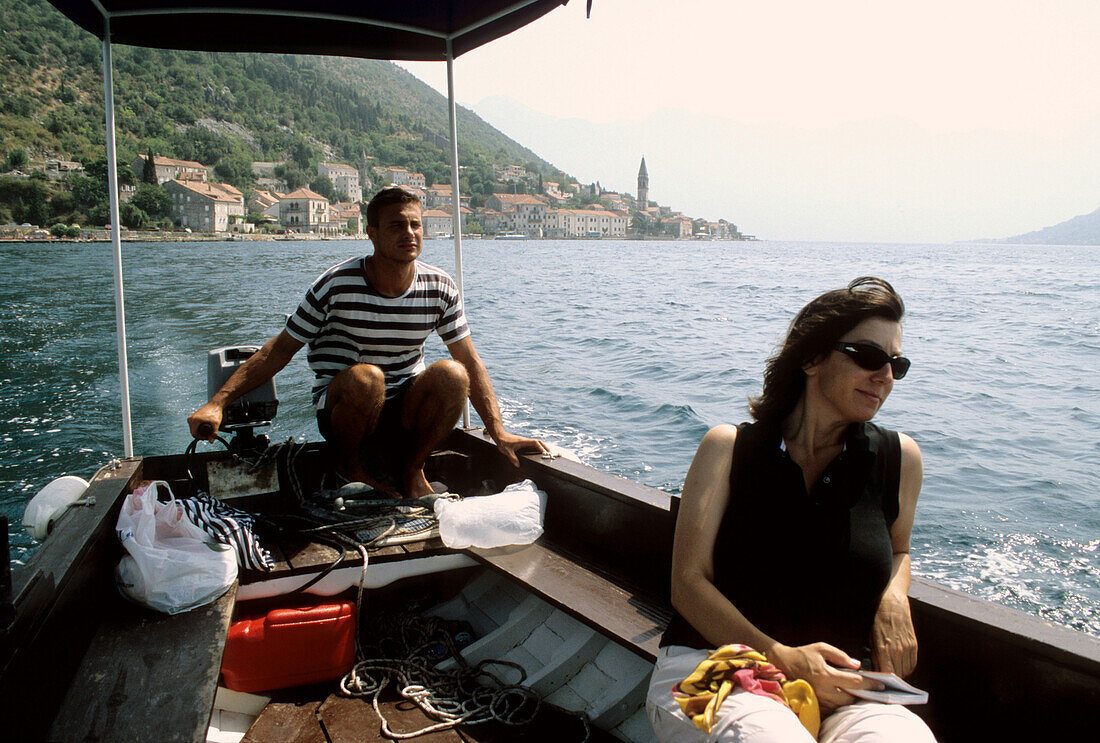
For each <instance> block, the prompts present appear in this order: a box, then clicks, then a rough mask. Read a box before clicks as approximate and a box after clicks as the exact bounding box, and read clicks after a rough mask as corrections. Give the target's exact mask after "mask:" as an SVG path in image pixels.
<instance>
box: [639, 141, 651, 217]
mask: <svg viewBox="0 0 1100 743" xmlns="http://www.w3.org/2000/svg"><path fill="white" fill-rule="evenodd" d="M648 208H649V171H648V170H646V169H645V155H643V156H642V167H640V168H638V209H639V210H641V211H643V212H644V211H645V210H646V209H648Z"/></svg>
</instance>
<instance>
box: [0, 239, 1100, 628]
mask: <svg viewBox="0 0 1100 743" xmlns="http://www.w3.org/2000/svg"><path fill="white" fill-rule="evenodd" d="M366 251H369V243H366V242H357V241H308V242H307V241H271V242H228V243H196V242H191V243H148V244H143V243H128V244H125V245H124V246H123V261H124V280H125V284H126V319H127V332H128V345H127V349H128V354H129V364H130V389H131V399H132V410H133V436H134V447H135V450H136V451H137V452H138V453H147V454H167V453H180V452H182V451H183V450H184V448H185V447H186V445H187V443H188V440H189V435H188V431H187V426H186V422H185V418H186V416H187V415H188V413H190V412H191V411H192V410H194V409H195V408H196V407H198V406H199V405H201V404H202V403H203V402H205V400H206V397H207V393H206V352H207V350H208V349H211V348H215V347H218V346H225V345H236V344H246V343H254V344H261V343H263V342H264V341H265V340H267V339H268V338H269V337H271V336H272V335H274V334H275V333H277V332H278V331H279V329H280V328H281V326H282V324H283V322H284V318H285V315H286V313H289V312H292V311H293V310H294V308H295V307H296V306H297V304H298V302H299V301H300V299H301V296H302V293H303V291H304V290H305V288H306V286H308V284H309V283H310V282H311V281H312V280H313V279H314V278H315V277H316V276H317V275H318V274H320V273H321V272H322V271H323V270H324V269H325V268H327V267H328V266H330V265H332V264H334V263H336V262H338V261H340V260H342V259H344V258H346V257H349V256H351V255H355V254H358V253H362V252H366ZM464 252H465V258H464V286H465V292H466V306H467V313H468V316H469V320H470V325H471V328H472V331H473V339H474V342H475V344H476V346H477V349H478V351H479V353H480V355H481V357H482V358H483V359H484V361H485V363H486V365H487V367H488V369H489V372H490V376H491V377H492V380H493V384H494V386H495V388H496V393H497V396H498V398H499V400H500V405H501V409H502V412H503V415H504V418H505V422H506V424H507V426H508V427H509V428H510V430H512V431H514V432H516V433H522V434H529V435H535V436H539V437H541V438H543V439H545V440H547V441H551V442H553V443H556V444H559V445H561V446H564V447H566V448H569V449H572V450H573V451H575V452H576V453H577V454H578V455H579V456H580V458H581V459H582V460H583V461H585V462H587V463H588V464H590V465H592V466H594V467H596V468H598V469H601V470H604V471H607V472H611V473H613V474H616V475H621V476H623V477H627V478H630V479H633V480H636V481H639V482H642V483H645V484H647V485H650V486H653V487H656V488H660V489H662V490H666V491H668V492H671V493H678V492H679V491H680V488H681V485H682V483H683V478H684V474H685V473H686V471H687V468H688V465H689V464H690V463H691V458H692V456H693V454H694V452H695V448H696V446H697V445H698V443H699V440H700V439H701V438H702V437H703V434H705V433H706V431H707V429H708V428H710V427H711V426H714V425H717V424H719V423H726V422H731V423H736V422H739V421H742V420H745V419H747V413H746V405H745V403H746V400H747V398H748V397H749V396H750V395H754V394H757V393H758V392H759V390H760V380H761V373H762V370H763V366H764V363H765V360H766V359H767V357H768V356H769V355H770V354H771V353H772V352H773V351H774V350H775V347H776V344H777V343H778V342H779V341H780V340H781V339H782V337H783V334H784V333H785V331H786V328H787V325H788V324H789V322H790V320H791V318H792V317H793V315H794V313H795V312H796V311H797V310H798V309H799V308H800V307H801V306H802V305H804V304H805V303H806V302H807V301H809V300H810V299H811V298H813V297H814V296H816V295H817V294H819V293H821V292H823V291H826V290H828V289H832V288H837V287H840V286H843V285H845V284H846V283H847V282H848V281H850V280H851V279H852V278H855V277H856V276H860V275H875V276H881V277H883V278H886V279H887V280H889V281H890V282H892V283H893V284H894V286H895V287H896V288H897V289H898V291H899V292H900V293H901V295H902V296H903V298H904V299H905V302H906V307H907V315H906V318H905V321H904V339H903V348H904V352H905V354H906V355H907V356H909V357H910V358H911V359H912V361H913V367H912V370H911V371H910V373H909V375H908V376H907V377H906V378H905V379H904V380H902V381H900V382H898V383H896V384H895V386H894V390H893V393H892V394H891V396H890V398H889V399H888V400H887V401H886V403H885V405H884V406H883V409H882V411H881V412H880V413H879V415H878V417H877V418H876V420H877V421H878V422H879V423H882V424H883V425H886V426H888V427H891V428H895V429H898V430H901V431H905V432H907V433H908V434H910V435H911V436H912V437H913V438H914V439H915V440H916V441H917V443H918V444H919V445H920V447H921V450H922V452H923V455H924V471H925V476H924V487H923V489H922V492H921V497H920V503H919V505H918V510H917V519H916V525H915V527H914V533H913V544H912V550H913V552H912V554H913V571H914V574H916V575H920V576H924V577H927V578H930V579H933V580H935V581H938V582H941V583H944V584H946V585H948V586H951V587H953V588H957V589H960V590H963V591H966V592H969V593H971V594H974V595H977V596H980V597H982V598H986V599H990V600H992V601H995V602H998V603H1001V604H1004V605H1007V606H1011V607H1014V608H1017V609H1020V610H1023V611H1025V612H1029V613H1031V614H1034V615H1037V616H1040V617H1042V618H1044V619H1047V620H1049V621H1052V622H1056V623H1059V624H1062V625H1066V626H1069V627H1072V628H1074V629H1077V630H1081V631H1083V632H1087V633H1089V634H1091V635H1093V636H1100V581H1098V578H1097V576H1098V574H1100V570H1098V567H1100V555H1098V547H1100V508H1097V506H1098V504H1100V503H1098V501H1100V495H1098V494H1100V467H1098V466H1097V462H1098V461H1100V381H1098V379H1100V373H1098V370H1100V260H1098V259H1100V248H1095V247H1092V248H1089V247H1036V246H1028V247H1023V246H990V245H973V244H957V245H882V244H875V245H871V244H862V245H842V244H812V243H782V242H740V243H729V242H641V241H551V240H529V241H491V240H467V241H465V243H464ZM422 257H423V259H424V260H426V261H427V262H429V263H433V264H436V265H438V266H440V267H442V268H445V269H447V270H448V271H452V272H453V270H454V250H453V244H452V243H451V242H450V241H428V242H426V243H425V250H424V255H423V256H422ZM110 266H111V247H110V245H107V244H102V243H98V244H97V243H92V244H11V243H9V244H0V508H2V509H3V512H4V513H6V514H7V515H8V517H9V519H10V520H11V522H12V524H13V525H12V528H11V532H10V538H11V541H12V555H13V557H14V558H16V560H17V561H20V560H25V559H26V557H27V556H28V555H29V553H30V551H31V550H33V543H32V542H31V541H30V540H29V538H27V537H26V535H25V534H23V532H22V530H21V529H19V527H18V525H19V522H20V520H21V517H22V511H23V506H24V503H25V502H26V500H27V499H28V498H29V497H31V496H32V495H33V494H34V493H35V492H36V491H37V490H38V489H39V488H41V487H42V486H43V485H45V484H46V483H47V482H49V481H50V480H51V479H53V478H55V477H59V476H61V475H64V474H74V475H79V476H81V477H84V478H86V479H87V478H90V477H91V476H92V475H94V474H95V472H96V470H97V468H98V467H99V466H101V465H102V464H104V462H106V461H107V460H109V459H110V458H112V457H116V456H120V455H121V453H122V436H121V432H120V430H121V429H120V403H119V381H118V371H117V369H118V353H117V349H116V342H115V307H114V299H113V294H114V292H113V279H112V277H111V268H110ZM428 355H429V358H430V359H435V358H441V357H443V356H445V355H446V350H445V348H443V346H442V345H441V344H440V343H439V341H438V339H437V338H433V340H432V341H430V342H429V347H428ZM302 356H303V357H304V354H303V355H302ZM277 385H278V390H279V397H280V408H279V415H278V418H277V420H276V422H275V424H274V426H273V427H272V428H271V429H270V430H269V434H270V436H271V437H272V439H273V440H276V441H279V440H285V439H287V438H290V437H295V438H301V437H306V438H310V439H316V438H317V433H316V429H315V424H314V418H313V411H312V409H311V407H310V405H309V394H308V390H309V386H310V375H309V372H308V369H307V367H306V364H305V361H304V358H297V359H295V360H294V361H292V362H291V364H290V366H289V367H288V368H287V369H286V370H285V371H284V372H282V373H281V374H280V375H279V376H278V377H277ZM475 422H476V420H475Z"/></svg>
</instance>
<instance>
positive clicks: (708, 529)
mask: <svg viewBox="0 0 1100 743" xmlns="http://www.w3.org/2000/svg"><path fill="white" fill-rule="evenodd" d="M904 311H905V309H904V305H903V304H902V301H901V297H899V296H898V294H897V293H896V292H895V291H894V289H893V287H892V286H890V284H888V283H887V282H885V281H883V280H881V279H876V278H868V277H864V278H858V279H856V280H855V281H853V282H852V283H851V284H849V285H848V287H847V288H845V289H839V290H836V291H831V292H827V293H825V294H823V295H821V296H820V297H818V298H817V299H815V300H814V301H812V302H810V303H809V304H808V305H807V306H806V307H805V308H803V310H802V311H801V312H800V313H799V314H798V316H797V317H796V318H795V320H794V322H793V323H792V324H791V327H790V330H789V331H788V333H787V338H786V341H785V342H784V344H783V346H782V348H781V349H780V350H779V352H778V353H777V354H776V355H775V356H774V357H772V358H771V359H769V361H768V365H767V369H766V371H765V374H764V389H763V393H762V394H761V395H760V397H758V398H756V399H754V400H751V401H750V406H749V408H750V412H751V414H752V416H753V418H754V419H755V422H754V423H751V424H742V425H741V426H739V427H737V428H735V427H733V426H718V427H717V428H714V429H712V430H711V431H710V432H708V433H707V435H706V436H705V437H704V438H703V441H702V443H701V444H700V445H699V449H698V451H697V452H696V454H695V459H694V460H693V461H692V464H691V469H690V470H689V471H688V474H687V478H686V480H685V481H684V490H683V497H682V499H681V503H680V512H679V516H678V519H677V522H676V536H675V543H674V547H673V556H672V565H673V567H672V571H673V572H672V604H673V607H674V608H675V609H676V615H675V616H674V618H673V620H672V622H671V623H670V625H669V628H668V630H667V631H666V632H665V635H664V637H663V638H662V642H661V645H662V648H661V652H660V655H659V656H658V660H657V664H656V667H655V669H654V672H653V678H652V681H651V686H650V690H649V697H648V700H647V708H648V710H649V715H650V720H651V721H652V722H653V726H654V730H655V731H656V733H657V738H658V740H660V741H662V743H663V742H664V741H674V740H675V741H754V742H755V741H768V742H770V741H812V740H813V737H812V735H811V734H810V733H809V732H807V730H806V729H805V728H804V727H803V726H802V725H801V724H800V723H799V719H798V717H796V716H795V715H794V714H793V713H792V712H791V710H789V709H788V708H787V707H785V706H783V705H782V704H781V703H779V702H777V701H774V700H773V699H770V698H768V697H766V696H762V695H759V694H753V693H749V692H747V691H744V690H738V691H736V692H735V693H734V694H732V695H731V696H730V697H728V698H726V699H725V700H724V701H723V702H722V703H721V705H720V706H719V708H718V713H717V719H716V721H715V724H714V726H713V728H712V729H711V731H710V733H709V734H708V733H706V732H704V731H703V730H701V729H699V728H697V727H695V725H694V724H693V723H692V721H691V720H690V719H689V718H688V717H686V716H685V715H684V713H683V712H682V711H681V709H680V705H679V703H678V702H677V701H676V700H675V699H674V698H673V697H672V694H671V689H672V687H673V686H674V685H676V684H677V683H679V682H680V681H682V680H683V679H684V678H685V677H687V676H688V675H689V674H690V673H691V672H692V671H693V670H695V668H696V667H697V666H698V665H699V663H700V662H702V661H704V660H706V658H707V655H708V652H709V651H710V650H712V649H714V648H716V647H719V646H722V645H726V644H731V643H736V644H742V645H747V646H751V647H752V648H754V649H755V650H757V651H760V652H762V653H764V654H765V656H766V657H767V659H768V661H769V662H771V663H772V664H774V665H775V666H776V667H778V669H779V670H780V671H782V672H783V674H785V676H786V677H787V678H788V679H803V680H805V681H806V682H808V683H809V684H810V685H811V686H812V687H813V690H814V692H815V694H816V697H817V701H818V704H819V705H820V710H821V716H822V718H823V722H822V724H821V731H820V735H819V738H818V739H819V740H821V741H853V740H860V741H872V740H874V741H879V740H881V741H890V742H891V743H900V742H903V741H931V740H933V738H932V734H931V732H930V731H929V730H928V728H927V727H926V726H925V725H924V723H923V722H922V721H921V720H920V719H919V718H918V717H917V716H916V715H914V714H913V713H912V712H910V711H909V710H908V709H906V708H904V707H901V706H899V705H886V704H875V703H870V702H860V701H859V700H858V699H856V698H855V697H853V696H852V695H851V694H849V693H848V692H847V691H846V689H854V688H873V687H874V682H872V681H871V680H869V679H866V678H864V677H862V676H860V675H859V674H857V673H855V672H854V669H858V668H860V665H861V661H863V662H864V668H869V667H872V666H873V668H874V669H875V670H879V671H892V672H894V673H897V674H898V675H899V676H905V675H907V674H908V673H910V672H911V671H912V670H913V668H914V666H915V665H916V658H917V644H916V637H915V635H914V633H913V624H912V620H911V618H910V614H909V601H908V591H909V536H910V533H911V530H912V526H913V514H914V512H915V510H916V504H917V495H918V493H919V492H920V486H921V477H922V466H921V455H920V449H919V448H918V447H917V445H916V443H914V441H913V440H912V439H911V438H909V437H908V436H906V435H904V434H897V433H894V432H892V431H887V430H886V429H883V428H880V427H878V426H875V425H874V424H871V423H870V422H869V421H870V420H871V419H872V418H873V417H874V415H875V413H877V412H878V409H879V407H880V406H881V405H882V403H883V402H884V401H885V400H886V397H887V396H888V395H889V394H890V390H891V389H892V388H893V385H894V380H895V379H900V378H902V377H904V376H905V373H906V372H907V371H908V369H909V361H908V359H905V358H904V357H902V356H901V355H900V354H901V318H902V315H903V314H904Z"/></svg>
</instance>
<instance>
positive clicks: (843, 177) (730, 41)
mask: <svg viewBox="0 0 1100 743" xmlns="http://www.w3.org/2000/svg"><path fill="white" fill-rule="evenodd" d="M1098 40H1100V1H1098V0H1045V1H1040V0H1033V1H1032V2H1019V1H1014V0H954V1H953V2H946V1H944V0H926V1H925V2H923V3H902V2H894V1H893V0H836V1H834V2H830V3H821V2H816V1H811V0H774V1H773V2H770V3H760V2H751V3H750V2H744V1H743V0H683V1H682V2H680V3H669V2H667V0H660V1H658V0H595V1H594V3H593V9H592V17H591V18H590V19H587V20H586V19H585V3H584V1H583V0H572V2H570V4H569V5H568V6H566V7H563V8H559V9H557V10H555V11H553V12H551V13H550V14H549V15H548V16H546V17H545V18H543V19H542V20H540V21H538V22H536V23H534V24H532V25H530V26H528V27H527V28H524V29H521V30H520V31H518V32H516V33H514V34H512V35H511V36H508V37H506V38H504V39H501V40H498V41H497V42H494V43H492V44H489V45H487V46H486V47H483V48H481V49H478V50H475V51H473V52H470V53H469V54H467V55H464V56H462V57H460V58H459V59H458V60H457V61H456V63H455V74H456V92H457V98H458V101H459V103H462V104H463V105H466V106H469V107H471V108H473V109H475V110H478V111H479V112H480V113H482V115H483V116H485V117H486V118H488V119H489V120H490V122H491V123H494V124H496V125H497V126H498V127H499V128H502V129H503V130H504V131H505V132H506V133H507V134H509V135H510V136H512V137H513V138H514V139H516V140H518V141H519V142H521V143H522V144H525V145H528V146H530V147H532V148H533V149H535V150H536V152H538V153H539V154H540V155H542V156H543V157H545V158H546V159H548V160H550V161H551V162H553V163H554V164H555V165H557V166H559V167H561V168H562V169H564V170H566V171H568V172H570V173H573V174H574V175H576V176H577V177H579V178H581V179H582V180H596V179H599V180H600V181H601V182H602V183H603V185H604V186H605V187H608V188H614V189H616V190H627V191H630V192H633V191H634V178H635V175H636V173H637V168H638V159H639V157H640V156H641V155H642V154H644V155H645V156H646V162H647V164H648V166H649V170H650V174H651V178H652V182H651V191H652V192H653V195H654V197H655V198H656V199H657V200H658V201H660V202H661V203H662V204H668V205H670V206H672V207H673V208H677V209H682V210H683V211H685V212H687V213H689V214H692V215H693V216H704V217H707V218H712V219H713V218H717V217H726V218H730V219H733V220H734V221H735V222H737V223H738V224H739V225H740V226H742V228H743V229H745V230H746V231H749V232H755V233H757V234H761V235H767V236H769V237H777V238H788V239H838V240H858V239H865V240H898V241H922V240H955V239H970V238H976V237H995V236H1000V235H1008V234H1014V233H1017V232H1024V231H1027V230H1031V229H1037V228H1040V227H1044V226H1046V225H1048V224H1053V223H1055V222H1059V221H1062V220H1064V219H1068V218H1070V217H1072V216H1075V215H1077V214H1082V213H1085V212H1090V211H1092V210H1094V209H1096V208H1097V207H1098V206H1100V41H1098ZM402 64H403V66H405V67H406V69H409V70H410V71H412V72H413V73H414V74H415V75H417V76H418V77H420V78H421V79H423V80H425V81H426V82H428V83H429V84H432V85H433V86H434V87H436V88H438V89H440V90H443V91H445V89H446V88H445V86H446V71H445V66H444V65H442V64H428V63H402ZM494 96H508V97H509V98H511V99H512V100H513V101H515V102H518V103H520V104H523V106H525V107H526V108H527V109H531V110H532V111H533V112H537V113H539V114H543V115H545V116H543V117H542V119H541V120H539V119H538V118H537V117H533V116H531V115H527V116H520V115H518V114H517V115H512V116H509V115H507V109H508V107H507V106H502V105H500V103H501V102H500V101H499V100H497V101H496V103H495V105H492V106H490V105H487V106H486V107H485V110H484V111H483V110H482V108H481V104H482V102H483V101H485V99H487V98H492V97H494ZM486 103H487V104H488V103H490V102H486ZM493 111H495V112H496V113H497V114H498V115H496V116H493V115H491V112H493ZM527 113H528V114H529V113H530V112H527ZM679 114H683V115H684V117H683V119H684V121H691V122H694V126H693V127H684V128H681V127H678V126H677V117H678V115H679ZM576 119H580V120H583V121H581V122H577V121H572V122H571V132H572V134H571V136H570V137H563V136H558V135H557V134H556V130H562V129H564V128H566V127H564V126H563V125H562V122H563V120H576ZM584 122H589V123H591V124H592V126H590V127H588V126H586V125H585V123H584ZM539 128H544V129H545V131H539V130H538V129H539ZM616 132H618V134H616ZM578 136H587V137H591V138H594V139H595V140H597V141H596V142H595V143H587V144H588V145H589V149H585V147H583V146H581V145H582V144H584V143H581V142H577V141H576V138H577V137H578ZM685 139H690V140H691V141H684V140H685ZM662 143H667V144H668V147H667V148H666V147H664V146H662ZM693 145H697V146H694V147H693ZM750 146H751V147H752V148H754V149H752V150H751V151H749V149H748V148H749V147H750ZM593 147H594V150H595V151H597V152H600V153H602V154H603V155H605V156H611V157H612V158H613V159H614V160H613V161H612V160H608V159H607V157H604V158H600V159H599V160H598V162H594V161H593V158H592V157H591V152H592V151H593ZM547 148H549V150H548V149H547ZM673 153H674V154H673ZM791 153H797V156H792V155H791ZM814 153H823V154H822V156H821V157H820V158H818V157H816V156H815V154H814ZM618 160H621V161H622V162H621V165H619V164H617V163H618ZM929 160H933V161H937V164H936V166H935V167H928V162H929ZM749 161H751V163H750V162H749ZM808 161H814V162H808ZM596 165H598V166H599V168H600V169H601V170H600V171H599V172H593V171H592V170H591V168H592V167H593V166H596ZM730 169H734V171H735V172H730ZM835 169H839V172H837V177H836V178H835V179H834V178H832V177H831V176H830V173H831V172H833V171H834V170H835ZM609 171H610V172H609ZM734 181H735V182H736V183H734ZM810 181H813V182H820V187H819V188H818V189H816V190H815V188H814V186H813V184H812V183H811V182H810ZM673 184H675V185H673ZM890 184H895V185H893V186H891V185H890ZM884 189H885V192H884ZM945 193H946V194H947V196H945ZM876 194H880V195H882V196H883V198H884V202H883V203H884V204H893V205H894V206H892V207H890V208H887V209H884V210H883V212H882V213H880V214H878V215H876V216H875V217H874V218H870V217H868V218H866V219H865V218H864V216H865V215H866V213H867V209H868V204H871V205H873V204H874V203H875V198H876ZM947 198H950V199H951V200H952V201H947V200H946V199H947ZM960 201H961V202H962V204H964V205H965V207H964V208H956V209H954V213H953V214H946V212H947V211H950V209H949V207H951V206H952V205H954V206H956V207H958V206H959V202H960ZM849 202H850V203H851V205H852V206H851V208H850V209H846V208H845V205H846V204H848V203H849ZM898 205H902V206H898ZM934 212H939V214H936V213H934ZM922 215H923V218H922Z"/></svg>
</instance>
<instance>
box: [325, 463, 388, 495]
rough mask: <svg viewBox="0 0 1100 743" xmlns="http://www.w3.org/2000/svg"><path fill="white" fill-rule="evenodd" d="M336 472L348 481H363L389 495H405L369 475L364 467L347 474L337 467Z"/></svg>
mask: <svg viewBox="0 0 1100 743" xmlns="http://www.w3.org/2000/svg"><path fill="white" fill-rule="evenodd" d="M336 474H337V475H339V476H340V477H342V478H344V479H345V480H347V481H348V482H361V483H363V484H365V485H370V486H371V487H372V488H374V489H375V490H378V491H380V492H383V493H386V494H387V495H391V496H393V497H394V498H401V497H403V496H402V495H401V493H399V492H397V491H396V490H395V489H393V488H391V487H390V486H388V485H383V484H382V483H380V482H379V481H378V480H376V479H374V478H373V477H371V476H370V475H368V474H367V473H366V471H365V470H364V469H363V468H362V467H356V468H355V472H353V473H352V474H347V473H346V471H345V470H342V469H340V468H339V467H337V468H336Z"/></svg>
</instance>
